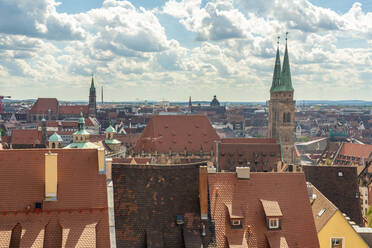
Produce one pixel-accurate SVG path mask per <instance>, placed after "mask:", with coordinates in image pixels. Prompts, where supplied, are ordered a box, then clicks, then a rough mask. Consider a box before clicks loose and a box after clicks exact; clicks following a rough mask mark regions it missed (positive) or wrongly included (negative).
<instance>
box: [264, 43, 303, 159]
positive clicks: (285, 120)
mask: <svg viewBox="0 0 372 248" xmlns="http://www.w3.org/2000/svg"><path fill="white" fill-rule="evenodd" d="M293 94H294V89H293V86H292V80H291V71H290V66H289V58H288V48H287V42H286V44H285V53H284V61H283V68H282V69H281V68H280V56H279V47H278V49H277V52H276V60H275V67H274V74H273V81H272V85H271V89H270V101H269V123H268V124H269V128H268V129H269V137H270V138H274V139H275V140H276V142H277V143H279V144H280V145H281V147H282V153H283V160H284V161H285V162H286V163H294V162H295V161H296V159H295V152H294V138H295V137H294V111H295V104H296V103H295V101H294V100H293Z"/></svg>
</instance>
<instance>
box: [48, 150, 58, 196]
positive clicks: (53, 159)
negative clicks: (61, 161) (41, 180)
mask: <svg viewBox="0 0 372 248" xmlns="http://www.w3.org/2000/svg"><path fill="white" fill-rule="evenodd" d="M57 158H58V154H57V153H51V152H49V153H45V201H57V184H58V181H57V173H58V166H57Z"/></svg>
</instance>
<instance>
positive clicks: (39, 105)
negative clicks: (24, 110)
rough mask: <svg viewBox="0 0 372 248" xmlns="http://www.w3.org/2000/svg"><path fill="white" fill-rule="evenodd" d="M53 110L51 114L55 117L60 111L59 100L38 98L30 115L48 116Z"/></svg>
mask: <svg viewBox="0 0 372 248" xmlns="http://www.w3.org/2000/svg"><path fill="white" fill-rule="evenodd" d="M49 109H50V110H51V114H53V115H55V114H56V113H57V110H58V100H57V98H38V99H37V100H36V102H35V103H34V105H32V107H31V109H30V111H29V113H30V114H48V110H49Z"/></svg>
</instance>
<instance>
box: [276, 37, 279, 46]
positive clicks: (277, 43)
mask: <svg viewBox="0 0 372 248" xmlns="http://www.w3.org/2000/svg"><path fill="white" fill-rule="evenodd" d="M277 38H278V41H277V42H276V43H277V44H278V46H279V40H280V36H278V37H277Z"/></svg>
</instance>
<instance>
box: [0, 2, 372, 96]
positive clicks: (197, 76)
mask: <svg viewBox="0 0 372 248" xmlns="http://www.w3.org/2000/svg"><path fill="white" fill-rule="evenodd" d="M286 32H288V33H289V34H288V50H289V59H290V66H291V73H292V83H293V87H294V89H295V94H294V95H295V99H296V100H372V94H371V93H372V1H370V0H363V1H358V2H356V1H348V0H343V1H339V0H327V1H324V0H280V1H279V0H265V1H257V0H209V1H208V0H132V1H119V0H104V1H103V0H85V1H82V0H60V1H55V0H0V95H11V96H12V98H13V99H31V98H33V99H35V98H38V97H56V98H58V99H59V100H88V94H89V86H90V81H91V76H92V74H94V79H95V82H96V86H97V99H100V96H101V87H103V89H104V100H105V101H136V100H141V101H142V100H168V101H188V98H189V96H191V98H192V99H193V100H211V99H212V98H213V95H217V98H218V99H219V100H220V101H230V102H233V101H245V102H252V101H265V100H268V99H269V89H270V86H271V82H272V74H273V68H274V62H275V61H274V60H275V52H276V48H277V37H278V36H280V44H279V49H280V53H281V59H282V60H283V54H284V47H285V33H286Z"/></svg>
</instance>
